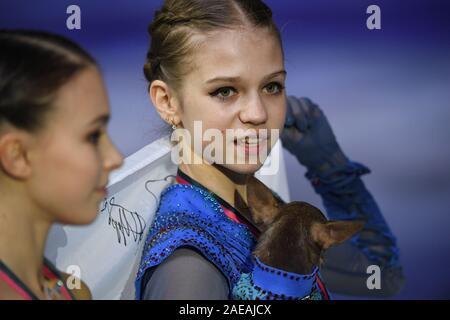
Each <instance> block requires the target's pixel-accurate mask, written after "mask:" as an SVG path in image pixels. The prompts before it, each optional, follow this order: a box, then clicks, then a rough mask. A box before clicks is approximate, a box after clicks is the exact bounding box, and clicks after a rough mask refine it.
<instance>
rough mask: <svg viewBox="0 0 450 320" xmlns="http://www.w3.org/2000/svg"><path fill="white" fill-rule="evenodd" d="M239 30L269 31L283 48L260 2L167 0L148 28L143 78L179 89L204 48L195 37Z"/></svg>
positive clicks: (248, 0)
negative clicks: (192, 58)
mask: <svg viewBox="0 0 450 320" xmlns="http://www.w3.org/2000/svg"><path fill="white" fill-rule="evenodd" d="M239 26H252V27H261V28H268V29H269V30H271V31H272V32H273V34H274V35H275V36H276V37H277V39H278V40H279V43H280V47H281V48H282V42H281V36H280V32H279V30H278V28H277V26H276V25H275V23H274V21H273V19H272V11H271V10H270V8H269V7H268V6H267V5H266V4H265V3H264V2H263V1H261V0H166V1H165V2H164V4H163V6H162V8H161V9H160V10H158V11H156V12H155V16H154V19H153V21H152V22H151V24H150V25H149V27H148V33H149V35H150V38H151V41H150V48H149V50H148V52H147V59H146V62H145V64H144V74H145V77H146V79H147V80H148V82H149V84H151V82H152V81H154V80H162V81H165V82H167V83H168V84H169V85H171V86H173V87H174V88H179V87H180V85H181V80H182V78H183V75H185V74H186V73H187V72H189V70H190V69H189V68H188V66H189V64H190V62H191V61H190V60H189V57H190V56H192V53H193V52H194V50H195V48H196V47H198V46H199V45H200V44H201V42H199V41H198V40H196V39H198V38H199V37H195V35H198V34H200V35H203V34H207V33H208V32H212V31H217V30H220V29H224V28H226V29H233V28H237V27H239Z"/></svg>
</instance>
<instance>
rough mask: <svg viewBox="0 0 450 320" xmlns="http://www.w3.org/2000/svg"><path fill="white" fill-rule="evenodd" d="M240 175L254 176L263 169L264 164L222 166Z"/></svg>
mask: <svg viewBox="0 0 450 320" xmlns="http://www.w3.org/2000/svg"><path fill="white" fill-rule="evenodd" d="M221 166H223V167H225V168H227V169H229V170H231V171H233V172H236V173H239V174H254V173H255V172H256V171H258V170H259V169H260V168H261V167H262V163H256V164H223V165H221Z"/></svg>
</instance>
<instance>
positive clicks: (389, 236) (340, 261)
mask: <svg viewBox="0 0 450 320" xmlns="http://www.w3.org/2000/svg"><path fill="white" fill-rule="evenodd" d="M368 173H370V170H369V169H368V168H367V167H366V166H364V165H362V164H360V163H357V162H352V161H347V163H345V164H344V165H341V166H334V167H333V168H328V169H327V170H326V171H320V172H319V171H312V170H309V171H308V172H307V173H306V177H307V178H308V179H309V180H310V182H311V183H312V185H313V187H314V189H315V191H316V192H317V193H318V194H319V195H320V196H321V197H322V201H323V204H324V206H325V209H326V212H327V215H328V218H329V219H331V220H363V221H365V222H366V224H365V226H364V228H363V230H362V231H361V232H359V233H358V234H356V235H355V236H354V237H353V238H352V239H350V240H349V241H347V242H346V243H345V244H343V245H340V246H337V247H334V248H330V249H329V251H331V252H330V253H328V252H327V253H328V256H329V257H330V259H327V260H326V261H325V265H324V267H325V269H327V268H328V271H324V272H323V274H324V277H325V280H326V282H327V283H336V284H337V287H336V286H335V285H330V286H329V287H330V290H331V291H336V292H342V293H346V294H358V295H360V294H364V295H373V294H377V295H383V294H385V295H393V294H395V293H398V291H399V289H400V288H401V287H402V285H403V280H404V279H403V273H402V268H401V265H400V260H399V249H398V246H397V240H396V238H395V236H394V234H393V233H392V231H391V229H390V228H389V226H388V224H387V222H386V220H385V219H384V217H383V215H382V213H381V211H380V208H379V207H378V205H377V203H376V202H375V199H374V198H373V197H372V195H371V194H370V192H369V191H368V190H367V188H366V187H365V185H364V183H363V181H362V180H361V176H362V175H364V174H368ZM331 257H332V258H331ZM369 265H377V266H379V267H380V269H381V270H382V272H383V273H382V275H383V276H385V277H384V278H383V281H384V282H383V283H385V285H384V287H385V288H389V290H384V291H383V290H381V291H368V290H367V285H366V280H367V278H368V274H367V273H366V270H367V267H368V266H369ZM330 270H331V271H330ZM327 274H333V277H334V279H331V281H328V279H327V276H326V275H327ZM340 275H342V278H346V280H345V281H339V279H336V277H339V276H340ZM352 275H353V276H354V277H353V279H354V280H355V284H354V285H352V284H351V279H352ZM356 287H357V288H358V289H357V290H356V289H354V290H353V289H352V288H356Z"/></svg>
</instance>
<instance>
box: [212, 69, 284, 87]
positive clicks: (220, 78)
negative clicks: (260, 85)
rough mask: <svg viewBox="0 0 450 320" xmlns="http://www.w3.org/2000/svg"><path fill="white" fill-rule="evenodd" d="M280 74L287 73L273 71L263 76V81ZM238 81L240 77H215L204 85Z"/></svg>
mask: <svg viewBox="0 0 450 320" xmlns="http://www.w3.org/2000/svg"><path fill="white" fill-rule="evenodd" d="M280 74H281V75H286V74H287V72H286V70H279V71H275V72H273V73H271V74H269V75H267V76H265V77H264V79H263V80H267V79H271V78H274V77H276V76H278V75H280ZM240 80H241V77H215V78H212V79H209V80H207V81H205V84H210V83H213V82H221V81H227V82H238V81H240Z"/></svg>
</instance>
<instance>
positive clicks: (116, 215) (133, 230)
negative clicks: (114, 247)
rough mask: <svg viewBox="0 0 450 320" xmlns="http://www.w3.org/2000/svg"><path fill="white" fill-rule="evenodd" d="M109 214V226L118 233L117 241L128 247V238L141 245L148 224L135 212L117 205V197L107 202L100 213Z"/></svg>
mask: <svg viewBox="0 0 450 320" xmlns="http://www.w3.org/2000/svg"><path fill="white" fill-rule="evenodd" d="M104 212H107V213H108V224H109V225H111V226H112V227H113V229H115V230H116V232H117V240H118V242H119V243H122V241H123V244H124V245H125V246H127V238H128V239H129V238H130V237H131V238H132V239H133V240H134V242H137V243H140V242H141V241H142V239H143V237H144V231H145V227H146V223H145V220H144V218H143V217H142V216H141V215H139V214H138V213H137V212H135V211H130V210H128V209H126V208H124V207H123V206H121V205H118V204H116V203H115V197H112V198H111V199H109V201H105V202H104V203H103V208H102V209H101V210H100V213H104Z"/></svg>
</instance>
